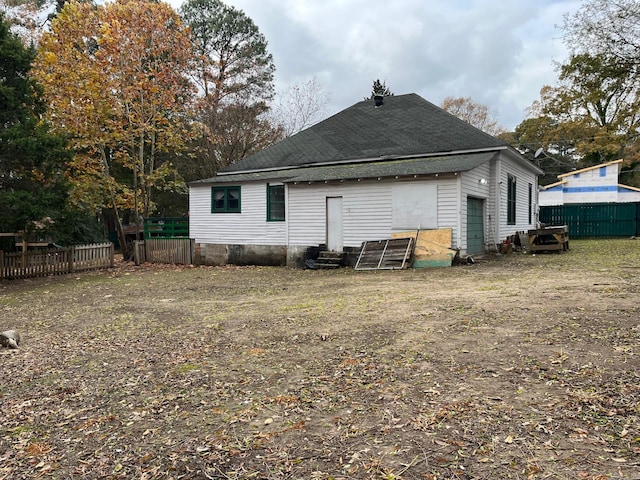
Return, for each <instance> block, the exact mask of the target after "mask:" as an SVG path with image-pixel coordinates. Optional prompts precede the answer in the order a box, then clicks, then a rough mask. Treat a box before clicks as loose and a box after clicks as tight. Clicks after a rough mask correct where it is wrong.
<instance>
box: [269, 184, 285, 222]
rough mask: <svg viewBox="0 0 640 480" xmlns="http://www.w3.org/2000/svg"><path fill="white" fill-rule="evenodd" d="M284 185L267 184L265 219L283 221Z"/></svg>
mask: <svg viewBox="0 0 640 480" xmlns="http://www.w3.org/2000/svg"><path fill="white" fill-rule="evenodd" d="M284 219H285V201H284V185H269V184H267V221H268V222H284Z"/></svg>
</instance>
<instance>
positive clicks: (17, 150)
mask: <svg viewBox="0 0 640 480" xmlns="http://www.w3.org/2000/svg"><path fill="white" fill-rule="evenodd" d="M34 56H35V51H34V50H33V49H32V48H27V47H25V46H24V44H23V42H22V40H21V39H20V38H18V36H17V35H14V34H12V33H11V32H10V24H9V22H7V21H6V20H5V19H4V16H3V15H2V14H0V232H6V233H16V232H20V231H25V232H27V233H33V234H35V233H36V230H39V233H41V234H48V235H50V236H51V238H52V239H54V240H55V241H56V242H57V243H62V244H70V243H81V242H86V241H96V240H99V239H100V237H101V236H100V231H99V230H98V229H97V228H96V227H97V225H96V223H95V218H93V217H92V216H91V215H86V214H85V213H83V212H81V211H78V210H74V209H72V208H70V207H69V205H68V202H67V200H68V183H67V181H66V177H65V175H64V162H65V161H66V160H68V158H69V157H68V155H67V152H66V149H65V148H64V147H65V145H64V142H63V139H62V138H60V137H56V136H53V135H51V134H50V133H49V131H48V129H47V126H46V124H43V123H40V122H39V118H40V116H41V115H43V114H44V113H45V105H44V103H43V102H42V100H41V98H40V89H39V87H38V85H37V84H36V82H35V81H34V80H33V79H32V78H31V76H30V75H31V63H32V61H33V58H34ZM43 219H47V221H46V222H43V221H42V220H43ZM36 225H38V226H39V227H40V228H38V229H36V227H35V226H36ZM12 242H13V239H5V240H4V241H3V242H2V244H1V245H0V248H3V249H10V248H12V247H13V245H12Z"/></svg>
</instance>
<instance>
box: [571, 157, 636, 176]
mask: <svg viewBox="0 0 640 480" xmlns="http://www.w3.org/2000/svg"><path fill="white" fill-rule="evenodd" d="M623 161H624V160H622V159H620V160H613V161H611V162H607V163H599V164H598V165H592V166H590V167H586V168H581V169H580V170H572V171H570V172H567V173H561V174H560V175H558V178H564V177H570V176H572V175H575V174H576V173H582V172H588V171H589V170H596V169H599V168H602V167H608V166H609V165H615V164H616V163H622V162H623Z"/></svg>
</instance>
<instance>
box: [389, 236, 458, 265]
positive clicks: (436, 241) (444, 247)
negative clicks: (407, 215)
mask: <svg viewBox="0 0 640 480" xmlns="http://www.w3.org/2000/svg"><path fill="white" fill-rule="evenodd" d="M452 232H453V230H452V229H451V228H439V229H435V230H419V231H417V230H414V231H408V232H396V233H393V234H392V235H391V237H392V238H396V237H399V238H407V237H411V238H414V239H415V241H416V245H415V248H414V251H413V264H412V266H413V267H414V268H423V267H443V266H451V263H452V262H453V257H454V256H455V251H454V250H452V249H451V234H452ZM416 237H417V238H416Z"/></svg>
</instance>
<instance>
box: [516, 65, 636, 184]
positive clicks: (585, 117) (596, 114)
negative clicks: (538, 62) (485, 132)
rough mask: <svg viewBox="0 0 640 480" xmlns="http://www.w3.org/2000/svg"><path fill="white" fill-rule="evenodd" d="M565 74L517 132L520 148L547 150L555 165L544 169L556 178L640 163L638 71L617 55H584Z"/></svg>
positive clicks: (543, 93)
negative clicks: (619, 162)
mask: <svg viewBox="0 0 640 480" xmlns="http://www.w3.org/2000/svg"><path fill="white" fill-rule="evenodd" d="M559 72H560V75H559V79H558V84H557V85H556V86H555V87H550V86H545V87H544V88H543V89H542V90H541V91H540V100H538V101H536V102H534V104H533V105H532V107H531V109H530V112H531V118H528V119H527V120H525V121H524V122H522V123H521V124H520V125H519V126H518V127H517V128H516V131H515V136H516V138H515V141H516V143H518V144H519V145H520V146H521V148H525V149H530V150H533V151H537V149H539V148H541V149H542V150H543V151H544V152H545V153H546V156H544V157H542V159H544V160H545V161H547V162H549V161H551V160H552V162H551V165H549V164H547V165H546V166H545V165H541V167H542V168H544V169H545V171H548V172H553V173H556V174H557V173H566V172H567V171H569V170H571V169H572V168H582V167H586V166H590V165H595V164H598V163H602V162H605V161H609V160H614V159H617V158H624V159H625V160H626V161H627V163H628V165H631V164H632V163H633V162H636V161H637V160H638V145H637V143H638V140H637V130H638V128H640V123H639V122H640V95H639V93H640V92H639V90H638V84H637V82H636V80H635V78H636V76H635V73H634V72H635V68H633V67H632V66H631V65H630V64H629V63H628V62H627V61H626V60H622V59H620V58H617V57H614V56H605V55H591V54H586V53H583V54H574V55H572V56H571V57H570V59H569V60H568V61H567V62H566V63H564V64H562V65H561V66H560V69H559ZM549 167H551V168H549ZM563 167H564V171H562V169H563ZM559 170H560V171H559ZM547 180H548V179H547Z"/></svg>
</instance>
